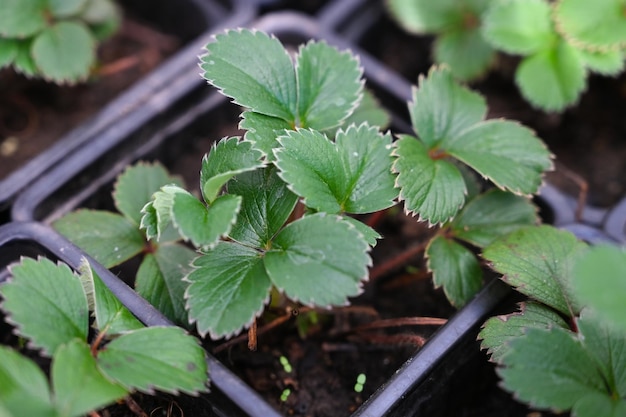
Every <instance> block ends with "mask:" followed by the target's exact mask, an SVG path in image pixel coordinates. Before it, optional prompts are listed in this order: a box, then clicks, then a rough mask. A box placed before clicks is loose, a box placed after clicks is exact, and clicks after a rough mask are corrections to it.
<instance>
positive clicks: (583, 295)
mask: <svg viewBox="0 0 626 417" xmlns="http://www.w3.org/2000/svg"><path fill="white" fill-rule="evenodd" d="M572 286H573V290H574V292H575V294H576V296H577V297H578V298H579V299H580V300H581V302H582V303H584V304H585V305H588V306H590V307H591V308H593V309H594V310H596V311H597V312H598V314H600V315H601V316H602V317H604V318H605V319H606V320H607V321H609V322H611V323H614V324H616V325H618V326H620V327H621V328H622V329H626V303H624V294H626V252H625V251H624V250H623V249H621V248H618V247H610V246H596V247H594V248H591V249H590V250H589V251H588V252H587V253H585V254H584V255H583V256H582V257H581V258H580V259H578V260H577V261H576V264H575V265H574V270H573V279H572Z"/></svg>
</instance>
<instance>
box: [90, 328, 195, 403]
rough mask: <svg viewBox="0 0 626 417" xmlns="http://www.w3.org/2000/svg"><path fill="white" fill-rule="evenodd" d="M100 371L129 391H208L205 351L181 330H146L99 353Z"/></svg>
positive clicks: (121, 339)
mask: <svg viewBox="0 0 626 417" xmlns="http://www.w3.org/2000/svg"><path fill="white" fill-rule="evenodd" d="M97 363H98V368H99V369H100V370H101V371H102V373H104V374H105V375H106V376H107V377H109V378H110V379H112V380H114V381H116V382H118V383H119V384H121V385H122V386H124V387H126V388H127V389H129V390H135V389H136V390H139V391H141V392H144V393H147V394H153V393H154V391H155V390H159V391H162V392H167V393H171V394H177V393H179V392H184V393H186V394H191V395H196V394H198V393H200V392H204V391H206V383H207V364H206V360H205V352H204V349H202V347H201V346H200V344H199V343H198V341H197V340H196V339H195V338H194V337H192V336H190V335H188V334H186V333H185V331H184V330H183V329H181V328H180V327H173V326H172V327H157V326H154V327H145V328H143V329H140V330H135V331H133V332H131V333H127V334H124V335H122V336H120V337H118V338H117V339H115V340H113V341H111V342H110V343H108V344H107V345H106V349H103V350H101V351H100V352H99V353H98V358H97Z"/></svg>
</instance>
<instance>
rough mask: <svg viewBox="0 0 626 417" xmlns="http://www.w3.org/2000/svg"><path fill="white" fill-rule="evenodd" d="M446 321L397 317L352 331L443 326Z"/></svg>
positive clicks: (435, 318)
mask: <svg viewBox="0 0 626 417" xmlns="http://www.w3.org/2000/svg"><path fill="white" fill-rule="evenodd" d="M447 321H448V320H447V319H442V318H438V317H398V318H394V319H382V320H376V321H373V322H371V323H368V324H363V325H361V326H359V327H357V328H355V329H354V330H355V331H357V332H358V331H362V330H369V329H384V328H389V327H400V326H443V325H444V324H446V322H447Z"/></svg>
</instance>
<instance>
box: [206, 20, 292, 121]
mask: <svg viewBox="0 0 626 417" xmlns="http://www.w3.org/2000/svg"><path fill="white" fill-rule="evenodd" d="M206 50H207V53H206V54H205V55H203V56H201V57H200V60H201V65H200V67H201V68H202V70H203V71H204V73H203V74H202V76H203V77H204V78H205V79H206V80H207V81H208V82H209V83H210V84H212V85H213V86H215V87H217V88H219V89H220V90H221V91H222V92H223V94H224V95H226V96H228V97H231V98H232V99H233V102H234V103H237V104H240V105H242V106H244V107H247V108H249V109H251V110H253V111H255V112H258V113H262V114H265V115H268V116H274V117H278V118H280V119H283V120H286V121H294V120H295V119H296V116H295V115H296V108H297V102H298V98H297V90H296V88H297V87H296V75H295V70H294V67H293V64H292V62H291V58H290V57H289V55H288V53H287V51H285V49H284V48H283V46H282V44H281V43H280V41H278V39H276V38H274V37H270V36H268V35H267V34H265V33H263V32H260V31H251V30H248V29H240V30H237V31H235V30H229V31H227V32H226V33H222V34H218V35H216V36H215V41H214V42H211V43H209V44H207V45H206Z"/></svg>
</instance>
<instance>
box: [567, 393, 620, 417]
mask: <svg viewBox="0 0 626 417" xmlns="http://www.w3.org/2000/svg"><path fill="white" fill-rule="evenodd" d="M572 415H575V416H576V417H597V416H603V417H622V416H625V415H626V400H624V399H623V398H611V397H609V396H608V395H605V394H600V393H596V392H591V393H588V394H587V395H585V396H584V397H583V398H581V399H580V400H578V401H577V402H576V404H574V408H573V412H572Z"/></svg>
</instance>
